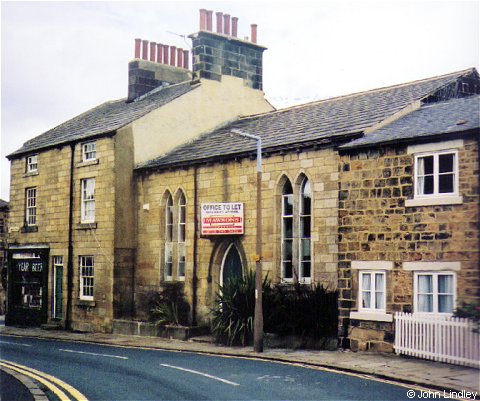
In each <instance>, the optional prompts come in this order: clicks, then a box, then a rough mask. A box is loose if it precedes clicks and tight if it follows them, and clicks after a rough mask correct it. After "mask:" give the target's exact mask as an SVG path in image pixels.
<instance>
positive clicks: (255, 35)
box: [250, 24, 257, 43]
mask: <svg viewBox="0 0 480 401" xmlns="http://www.w3.org/2000/svg"><path fill="white" fill-rule="evenodd" d="M250 27H251V28H252V43H257V24H252V25H250Z"/></svg>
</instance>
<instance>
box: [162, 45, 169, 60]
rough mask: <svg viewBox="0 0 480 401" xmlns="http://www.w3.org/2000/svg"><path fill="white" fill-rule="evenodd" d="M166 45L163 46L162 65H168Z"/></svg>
mask: <svg viewBox="0 0 480 401" xmlns="http://www.w3.org/2000/svg"><path fill="white" fill-rule="evenodd" d="M168 48H169V46H168V45H163V64H168Z"/></svg>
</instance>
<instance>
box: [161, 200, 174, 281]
mask: <svg viewBox="0 0 480 401" xmlns="http://www.w3.org/2000/svg"><path fill="white" fill-rule="evenodd" d="M173 213H174V211H173V198H172V195H171V194H170V193H169V194H168V197H167V200H166V201H165V257H164V264H163V267H164V276H165V280H166V281H171V280H173V216H174V214H173Z"/></svg>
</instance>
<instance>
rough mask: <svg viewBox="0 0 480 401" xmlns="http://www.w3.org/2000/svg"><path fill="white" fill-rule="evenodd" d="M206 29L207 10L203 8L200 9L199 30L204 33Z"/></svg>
mask: <svg viewBox="0 0 480 401" xmlns="http://www.w3.org/2000/svg"><path fill="white" fill-rule="evenodd" d="M205 29H207V10H205V9H204V8H202V9H200V30H201V31H204V30H205Z"/></svg>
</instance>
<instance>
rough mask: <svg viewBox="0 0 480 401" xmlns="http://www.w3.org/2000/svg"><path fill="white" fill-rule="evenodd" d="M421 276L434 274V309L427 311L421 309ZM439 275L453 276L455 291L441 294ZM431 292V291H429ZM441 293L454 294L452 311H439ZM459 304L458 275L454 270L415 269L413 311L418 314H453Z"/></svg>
mask: <svg viewBox="0 0 480 401" xmlns="http://www.w3.org/2000/svg"><path fill="white" fill-rule="evenodd" d="M420 276H432V292H431V294H432V311H429V312H425V311H419V301H418V299H419V296H420V295H422V294H419V289H418V279H419V277H420ZM439 276H451V277H453V280H452V287H453V293H451V294H450V293H444V294H440V293H439V292H438V277H439ZM429 294H430V293H429ZM440 295H451V296H452V298H453V299H452V311H451V312H439V311H438V304H439V302H438V299H439V296H440ZM456 304H457V275H456V274H455V272H453V271H431V270H430V271H415V272H414V274H413V312H414V313H415V314H417V315H426V316H432V315H439V316H451V315H452V314H453V311H454V310H455V307H456Z"/></svg>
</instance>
